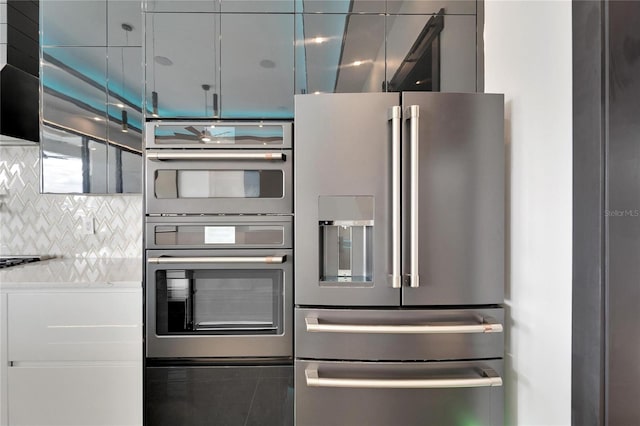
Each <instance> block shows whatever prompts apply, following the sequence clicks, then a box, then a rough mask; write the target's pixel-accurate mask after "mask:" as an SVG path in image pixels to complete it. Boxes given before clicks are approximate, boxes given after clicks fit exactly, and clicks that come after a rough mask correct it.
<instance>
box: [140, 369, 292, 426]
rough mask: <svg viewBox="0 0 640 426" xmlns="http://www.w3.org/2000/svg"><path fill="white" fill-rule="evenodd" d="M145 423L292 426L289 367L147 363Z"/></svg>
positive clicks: (170, 425)
mask: <svg viewBox="0 0 640 426" xmlns="http://www.w3.org/2000/svg"><path fill="white" fill-rule="evenodd" d="M145 417H146V424H148V425H151V426H176V425H192V426H205V425H207V426H211V425H230V426H232V425H238V426H249V425H251V426H293V366H291V365H282V366H281V365H274V366H270V365H243V366H233V365H224V366H197V367H188V366H171V367H155V366H154V367H147V369H146V375H145Z"/></svg>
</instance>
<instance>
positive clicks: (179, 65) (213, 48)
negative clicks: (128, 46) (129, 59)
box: [145, 13, 221, 118]
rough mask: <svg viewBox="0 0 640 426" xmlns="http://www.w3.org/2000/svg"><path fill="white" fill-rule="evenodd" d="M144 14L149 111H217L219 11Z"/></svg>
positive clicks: (193, 113) (180, 114) (182, 113)
mask: <svg viewBox="0 0 640 426" xmlns="http://www.w3.org/2000/svg"><path fill="white" fill-rule="evenodd" d="M145 19H146V35H145V46H146V49H145V50H146V84H145V90H146V96H145V101H146V113H147V116H149V117H160V118H162V117H191V118H205V117H214V116H218V115H219V92H220V73H219V72H218V70H219V68H220V42H221V32H220V15H216V14H211V13H150V14H147V15H146V17H145Z"/></svg>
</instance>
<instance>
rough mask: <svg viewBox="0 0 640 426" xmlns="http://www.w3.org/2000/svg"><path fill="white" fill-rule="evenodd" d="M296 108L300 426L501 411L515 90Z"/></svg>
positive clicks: (367, 97)
mask: <svg viewBox="0 0 640 426" xmlns="http://www.w3.org/2000/svg"><path fill="white" fill-rule="evenodd" d="M295 117H296V126H295V140H296V146H297V147H298V148H297V150H296V164H295V170H294V175H295V188H296V191H295V212H296V227H295V238H294V243H295V247H296V259H295V330H296V331H295V332H296V338H295V357H296V361H295V375H296V378H295V389H296V390H295V392H296V402H295V404H296V424H297V425H298V426H307V425H323V426H327V425H350V426H357V425H368V426H370V425H385V426H386V425H391V424H402V425H406V426H410V425H423V424H434V425H436V424H437V425H445V424H446V425H457V424H486V425H499V424H502V423H503V413H502V412H503V390H502V379H501V377H502V374H503V360H502V358H503V351H504V339H503V324H504V313H503V308H502V307H501V304H502V303H503V291H504V290H503V288H504V224H503V222H504V134H503V122H504V119H503V96H502V95H488V94H457V93H424V92H422V93H411V92H405V93H380V94H330V95H322V94H320V95H300V96H296V100H295Z"/></svg>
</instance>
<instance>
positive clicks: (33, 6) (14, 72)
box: [0, 0, 40, 145]
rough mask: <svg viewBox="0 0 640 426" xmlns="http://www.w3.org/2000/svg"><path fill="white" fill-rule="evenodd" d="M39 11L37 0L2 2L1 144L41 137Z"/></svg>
mask: <svg viewBox="0 0 640 426" xmlns="http://www.w3.org/2000/svg"><path fill="white" fill-rule="evenodd" d="M39 14H40V8H39V1H38V0H7V1H6V2H0V16H1V17H6V22H2V21H0V24H2V25H0V31H3V32H6V34H0V39H4V40H6V44H0V49H2V50H5V49H6V50H5V52H3V53H5V55H4V56H5V57H6V58H7V59H6V63H0V67H1V69H0V145H22V144H33V143H34V142H39V141H40V107H39V99H40V97H39V86H40V83H39V79H38V75H39V62H40V61H39V59H38V58H39V53H40V49H39V47H40V46H39V34H38V30H39V23H40V19H39ZM0 19H2V18H0Z"/></svg>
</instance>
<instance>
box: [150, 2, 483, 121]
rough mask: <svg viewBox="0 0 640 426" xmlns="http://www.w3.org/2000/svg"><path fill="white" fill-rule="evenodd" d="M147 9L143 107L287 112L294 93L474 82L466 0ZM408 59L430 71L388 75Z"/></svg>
mask: <svg viewBox="0 0 640 426" xmlns="http://www.w3.org/2000/svg"><path fill="white" fill-rule="evenodd" d="M146 10H147V13H146V14H145V24H146V35H145V37H146V42H145V45H146V64H147V65H146V89H145V90H146V92H145V93H146V95H145V105H146V107H145V109H146V114H147V118H149V119H154V118H230V119H275V118H281V119H288V118H292V117H293V95H294V94H305V93H360V92H384V91H394V92H395V91H402V90H412V91H447V92H475V91H476V90H477V87H478V83H477V63H478V61H479V58H478V55H481V54H482V49H478V45H477V43H478V41H479V38H478V36H477V34H478V31H479V30H481V25H482V24H480V27H478V23H477V16H476V2H475V1H473V0H471V1H384V0H371V1H367V0H363V1H352V2H349V1H314V0H301V1H296V2H293V1H292V2H287V1H281V2H270V1H265V2H253V1H225V0H222V1H218V2H180V3H178V2H165V1H154V2H150V3H148V4H147V9H146ZM265 34H268V35H269V36H268V37H265V36H264V35H265ZM238 52H242V54H238ZM412 67H415V68H416V69H428V70H429V72H428V73H427V74H425V75H418V74H417V73H413V74H410V75H408V76H405V77H406V78H410V79H413V80H412V81H411V85H406V84H405V85H404V86H401V85H399V84H397V83H398V81H397V74H398V70H399V69H401V70H406V69H407V68H412ZM432 80H433V81H434V83H432V82H431V81H432ZM392 83H396V84H395V85H394V84H392ZM405 83H406V82H405Z"/></svg>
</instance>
